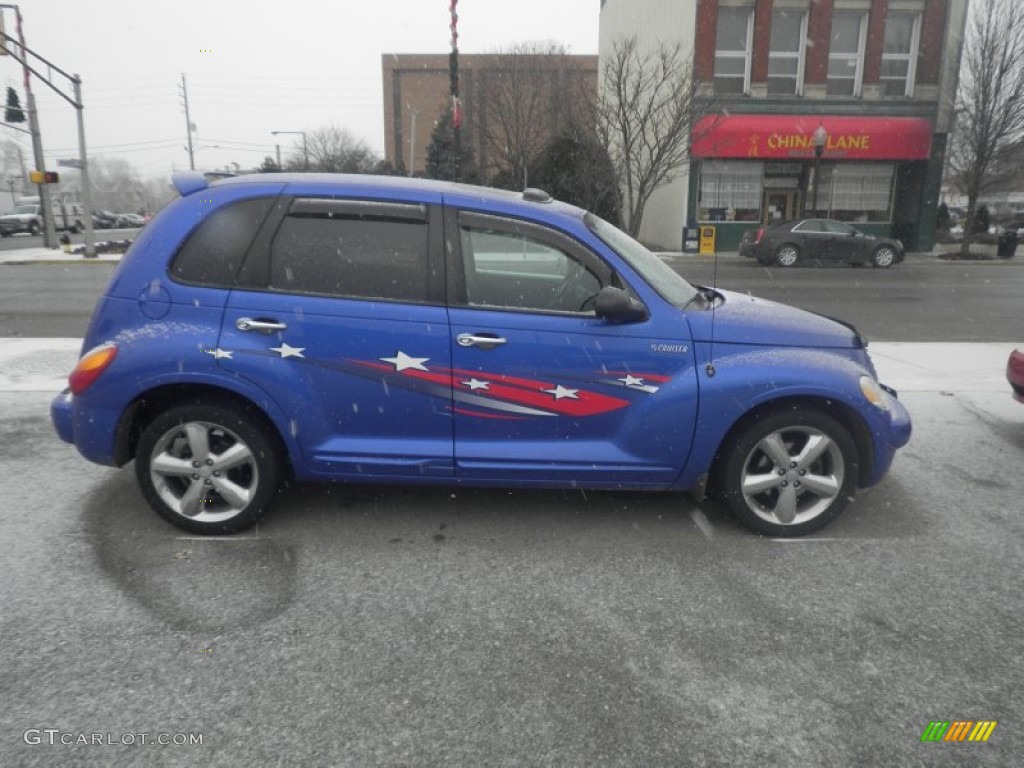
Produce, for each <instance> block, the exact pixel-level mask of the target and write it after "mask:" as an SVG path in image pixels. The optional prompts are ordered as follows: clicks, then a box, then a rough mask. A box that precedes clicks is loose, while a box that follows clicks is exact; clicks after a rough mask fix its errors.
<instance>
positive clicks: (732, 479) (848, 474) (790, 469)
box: [717, 409, 859, 537]
mask: <svg viewBox="0 0 1024 768" xmlns="http://www.w3.org/2000/svg"><path fill="white" fill-rule="evenodd" d="M822 438H824V439H825V442H824V444H823V445H822V443H821V442H820V441H821V439H822ZM812 441H813V442H812ZM730 442H731V445H729V446H727V447H726V449H725V450H726V452H724V453H723V455H722V456H721V458H720V460H719V462H718V467H717V469H718V488H719V490H720V492H721V494H722V496H723V497H724V499H725V501H726V503H727V504H728V505H729V508H730V509H731V510H732V512H733V514H735V515H736V517H737V518H739V520H740V522H742V523H743V524H744V525H745V526H747V527H748V528H750V529H752V530H754V531H757V532H758V533H762V534H765V535H767V536H779V537H791V536H803V535H805V534H808V533H811V532H813V531H816V530H818V529H819V528H821V527H823V526H825V525H827V524H828V523H829V522H831V521H832V520H834V519H835V518H836V516H838V515H839V513H840V512H842V511H843V509H844V508H845V507H846V505H847V503H848V501H849V499H850V497H852V496H853V493H854V490H855V489H856V485H857V475H858V472H859V458H858V455H857V447H856V445H855V444H854V442H853V438H851V437H850V433H849V432H848V431H847V429H846V428H845V427H844V426H842V425H841V424H840V423H839V422H838V421H836V420H835V419H834V418H832V417H831V416H829V415H827V414H824V413H821V412H819V411H814V410H807V409H795V410H784V411H777V412H774V413H769V414H767V415H765V416H764V417H761V418H758V419H756V420H755V421H753V422H752V423H750V424H749V425H747V427H746V428H745V429H744V430H743V431H742V432H741V433H740V434H739V435H737V436H736V439H735V440H730ZM814 445H819V446H821V451H820V453H819V454H817V455H808V456H806V459H810V460H809V461H806V462H805V461H804V460H801V458H800V456H801V452H802V451H804V450H806V449H808V448H811V447H813V446H814ZM783 450H784V451H785V456H783V455H782V451H783ZM770 452H772V453H775V454H776V455H775V456H774V458H773V457H772V456H771V455H770ZM783 464H784V465H785V466H783ZM780 471H782V474H781V475H780V474H779V472H780ZM758 479H760V480H761V482H760V483H758V482H757V480H758ZM744 480H746V482H747V485H746V486H744ZM745 491H746V492H745ZM788 500H792V505H791V508H792V512H793V516H792V518H790V519H788V520H787V518H788V517H789V515H788V511H789V509H790V505H789V504H787V501H788Z"/></svg>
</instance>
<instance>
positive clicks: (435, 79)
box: [381, 53, 597, 179]
mask: <svg viewBox="0 0 1024 768" xmlns="http://www.w3.org/2000/svg"><path fill="white" fill-rule="evenodd" d="M532 58H533V59H534V61H533V63H532V67H533V70H534V72H533V73H532V74H531V76H532V78H533V80H534V81H535V82H538V83H540V84H541V87H542V88H544V89H545V90H546V94H545V98H546V99H548V100H549V101H550V104H551V108H550V109H548V110H544V117H543V118H542V120H543V121H544V123H545V130H546V131H547V133H548V134H549V135H554V134H555V133H556V132H557V130H558V128H559V127H560V125H559V123H560V121H561V120H562V119H564V116H565V114H566V113H567V111H566V110H565V109H562V108H559V105H560V102H562V101H563V100H564V99H566V98H567V95H572V94H575V96H569V97H570V98H585V97H586V95H587V94H591V95H592V94H594V93H596V90H597V56H569V55H558V56H550V57H545V56H535V57H532ZM381 67H382V73H383V87H384V159H385V160H386V161H387V162H389V163H391V164H392V166H394V167H395V168H398V169H400V170H402V171H404V172H408V170H409V168H410V167H411V168H412V170H413V172H414V173H422V172H423V171H424V169H425V168H426V159H427V146H428V145H429V144H430V138H431V134H432V132H433V130H434V125H435V123H436V122H437V120H438V119H439V118H440V117H441V115H442V114H443V113H444V111H445V110H447V109H448V108H450V106H451V102H452V99H451V96H450V91H449V88H450V81H449V74H448V54H391V53H386V54H383V55H382V57H381ZM508 70H509V62H508V59H507V57H505V56H503V55H501V54H461V55H460V56H459V94H460V97H461V102H462V138H463V141H465V142H468V143H469V145H470V146H471V147H472V150H473V155H474V160H475V162H476V165H477V167H478V168H480V169H481V170H482V176H483V178H484V179H486V178H489V177H490V176H491V175H492V174H493V172H494V171H495V170H496V169H497V168H499V167H502V166H503V165H504V164H503V163H502V160H503V158H502V157H501V156H500V153H501V151H502V148H501V147H496V146H494V145H495V143H496V142H495V141H493V139H492V140H488V135H489V134H491V135H492V136H493V134H494V124H495V120H496V117H495V116H494V115H493V114H490V112H493V109H492V110H490V111H489V110H488V103H489V96H490V95H492V94H493V92H494V90H495V88H496V87H497V86H496V81H497V78H499V77H500V76H501V75H502V73H505V74H506V76H507V73H508ZM498 143H500V142H498ZM496 153H498V156H496Z"/></svg>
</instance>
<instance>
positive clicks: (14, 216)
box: [0, 213, 35, 221]
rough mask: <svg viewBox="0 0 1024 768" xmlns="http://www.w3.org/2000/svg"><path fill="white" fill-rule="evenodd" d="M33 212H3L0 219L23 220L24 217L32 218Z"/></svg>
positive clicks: (33, 216)
mask: <svg viewBox="0 0 1024 768" xmlns="http://www.w3.org/2000/svg"><path fill="white" fill-rule="evenodd" d="M34 218H35V214H32V213H5V214H3V215H2V216H0V221H2V220H4V219H7V220H8V221H24V220H25V219H34Z"/></svg>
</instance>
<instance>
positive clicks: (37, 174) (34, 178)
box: [28, 171, 60, 184]
mask: <svg viewBox="0 0 1024 768" xmlns="http://www.w3.org/2000/svg"><path fill="white" fill-rule="evenodd" d="M28 180H29V181H30V182H32V183H33V184H56V183H57V182H58V181H59V180H60V176H59V175H58V174H57V172H56V171H29V174H28Z"/></svg>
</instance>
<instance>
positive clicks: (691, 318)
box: [52, 174, 910, 536]
mask: <svg viewBox="0 0 1024 768" xmlns="http://www.w3.org/2000/svg"><path fill="white" fill-rule="evenodd" d="M175 183H176V185H177V187H178V190H179V191H180V193H181V198H180V199H178V200H176V201H174V202H173V203H171V204H170V205H169V206H167V207H166V208H165V209H164V210H163V211H162V212H161V213H160V214H159V215H158V216H157V217H156V218H155V219H154V220H153V221H152V222H150V223H149V224H148V225H147V226H146V227H145V228H144V229H143V230H141V232H140V235H139V238H138V239H137V240H136V241H135V243H134V245H133V246H132V247H131V248H130V249H129V251H128V252H127V253H126V254H125V256H124V258H123V260H122V261H121V264H120V266H119V268H118V269H117V271H116V272H115V274H114V276H113V279H112V280H111V283H110V286H109V287H108V288H107V291H106V293H105V294H104V296H103V298H102V299H101V300H100V302H99V305H98V306H97V308H96V311H95V313H94V315H93V318H92V322H91V325H90V327H89V331H88V334H87V335H86V338H85V344H84V347H83V352H84V354H83V356H82V358H81V360H80V361H79V363H78V366H77V367H76V368H75V370H74V372H73V373H72V374H71V377H70V379H69V384H70V387H69V390H67V391H65V392H64V393H63V394H61V395H60V396H58V397H57V398H56V399H55V400H54V403H53V406H52V414H53V420H54V423H55V425H56V429H57V432H58V433H59V434H60V436H61V437H62V438H63V439H64V440H67V441H69V442H73V443H74V444H75V445H76V446H77V447H78V450H79V451H80V452H81V453H82V454H83V455H84V456H85V457H86V458H88V459H91V460H92V461H95V462H98V463H101V464H110V465H115V466H121V465H123V464H125V463H127V462H129V461H131V460H132V459H135V471H136V476H137V478H138V482H139V485H140V487H141V489H142V492H143V494H144V495H145V497H146V499H147V500H148V501H149V503H150V504H151V505H152V506H153V507H154V508H155V509H156V510H157V512H159V513H160V514H161V515H163V516H164V517H165V518H166V519H168V520H170V521H171V522H173V523H174V524H176V525H178V526H180V527H182V528H185V529H186V530H190V531H196V532H199V533H221V532H230V531H236V530H240V529H241V528H244V527H245V526H247V525H249V524H251V523H252V522H253V521H255V520H256V519H257V518H258V516H259V515H260V514H261V513H262V512H263V510H264V509H265V508H266V507H267V505H268V504H269V503H270V501H271V499H272V498H273V496H274V493H275V491H276V490H277V487H278V485H279V483H280V481H281V480H282V479H283V478H285V477H286V476H291V477H295V478H298V479H310V480H330V479H333V480H345V481H363V482H382V483H395V482H401V483H431V484H449V485H451V484H460V483H461V484H467V485H481V486H521V487H573V488H615V489H634V490H644V489H646V490H683V489H690V490H692V491H694V492H695V493H696V494H697V495H698V496H700V495H701V494H702V493H703V491H704V489H705V488H706V487H708V486H711V487H712V488H716V489H718V491H720V492H721V493H722V495H723V496H724V497H725V499H726V500H727V501H728V503H729V505H730V507H731V508H732V509H733V510H734V512H735V513H736V514H737V515H738V516H739V517H740V519H741V520H743V522H744V523H746V524H747V525H748V526H750V527H751V528H753V529H755V530H757V531H760V532H763V533H770V534H773V535H781V536H793V535H799V534H802V533H807V532H809V531H812V530H815V529H816V528H819V527H821V526H822V525H824V524H825V523H827V522H828V521H829V520H831V519H832V518H834V517H835V516H836V515H837V514H838V513H839V512H840V510H841V509H842V508H843V507H844V506H845V504H846V503H847V501H848V500H849V499H850V497H851V495H852V494H853V492H854V490H855V488H857V487H858V486H866V485H871V484H874V483H877V482H878V481H879V480H881V478H882V477H883V476H884V475H885V473H886V472H887V470H888V469H889V466H890V464H891V462H892V459H893V456H894V454H895V452H896V449H897V448H899V447H900V446H902V445H903V444H904V443H906V442H907V440H908V439H909V437H910V420H909V418H908V416H907V412H906V411H905V410H904V408H903V406H902V405H901V404H900V403H899V401H898V400H897V399H896V396H895V393H894V392H893V391H892V390H889V389H887V388H885V387H883V386H881V385H880V384H879V383H878V381H877V380H876V378H875V371H874V368H873V366H872V364H871V360H870V358H869V357H868V354H867V351H866V349H865V346H866V342H865V341H864V339H863V338H862V337H861V336H860V335H859V334H858V333H857V332H856V331H855V330H853V329H852V328H851V327H849V326H847V325H843V324H840V323H838V322H835V321H833V320H829V319H827V318H824V317H820V316H818V315H813V314H810V313H807V312H803V311H800V310H797V309H793V308H790V307H786V306H783V305H779V304H774V303H772V302H768V301H762V300H759V299H756V298H753V297H750V296H746V295H742V294H736V293H731V292H728V291H716V290H712V289H708V288H699V287H697V286H693V285H691V284H690V283H688V282H686V280H684V279H683V278H682V277H680V276H679V275H678V274H676V273H675V272H674V271H672V270H671V269H670V268H669V267H668V266H666V265H665V264H664V262H662V261H661V260H660V259H658V258H657V257H656V256H654V255H653V254H651V253H650V252H649V251H648V250H647V249H645V248H644V247H643V246H641V245H640V244H639V243H637V242H635V241H634V240H632V239H631V238H629V237H628V236H626V235H625V234H623V233H622V232H620V231H619V230H617V229H615V228H614V227H612V226H611V225H609V224H607V223H605V222H604V221H601V220H600V219H598V218H596V217H595V216H593V215H591V214H589V213H586V212H585V211H582V210H580V209H578V208H574V207H572V206H569V205H565V204H562V203H558V202H555V201H553V200H552V199H551V198H550V197H549V196H547V195H545V194H544V193H542V192H539V191H537V190H527V191H526V192H525V193H522V194H519V193H512V192H504V191H499V190H494V189H483V188H478V187H467V186H461V185H457V184H449V183H443V182H430V181H418V180H411V179H401V178H386V177H375V176H351V177H349V176H329V175H316V174H302V175H286V174H266V175H254V176H244V177H237V178H231V179H225V180H222V181H217V182H214V183H212V184H211V183H208V182H207V181H206V180H205V179H204V178H203V177H202V176H200V175H197V174H186V175H182V176H179V177H177V178H176V180H175Z"/></svg>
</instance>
